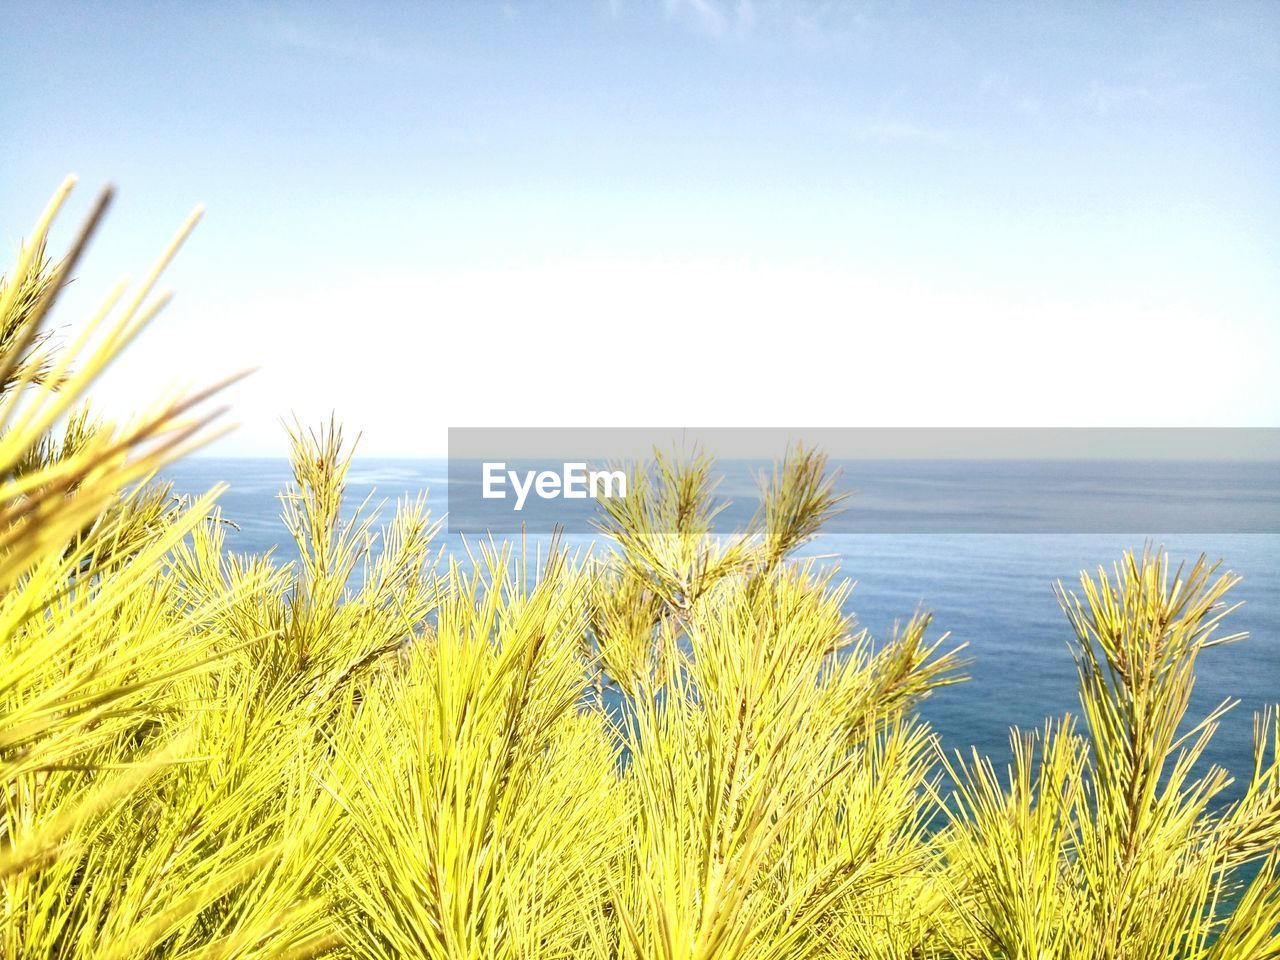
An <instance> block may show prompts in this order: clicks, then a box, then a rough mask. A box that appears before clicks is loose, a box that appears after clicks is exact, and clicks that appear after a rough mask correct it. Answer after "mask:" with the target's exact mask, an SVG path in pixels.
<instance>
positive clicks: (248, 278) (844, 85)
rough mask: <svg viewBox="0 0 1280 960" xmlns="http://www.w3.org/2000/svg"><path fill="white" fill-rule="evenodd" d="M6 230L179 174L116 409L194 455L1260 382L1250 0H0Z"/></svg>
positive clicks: (1267, 88)
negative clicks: (68, 180) (339, 432)
mask: <svg viewBox="0 0 1280 960" xmlns="http://www.w3.org/2000/svg"><path fill="white" fill-rule="evenodd" d="M0 8H2V9H0V24H2V26H0V89H3V90H4V91H5V92H4V95H3V97H0V130H3V136H0V233H2V234H3V242H4V245H5V249H4V251H3V253H4V255H5V257H6V259H7V260H10V261H11V258H12V255H13V253H14V251H15V250H16V247H17V245H18V244H19V242H20V241H21V239H22V237H23V236H24V235H26V234H27V233H28V232H29V230H30V225H31V224H32V223H34V222H35V220H36V218H37V216H38V214H39V212H40V210H41V209H42V207H43V206H44V204H45V202H46V200H47V198H48V196H49V195H50V194H51V193H52V191H53V190H54V188H55V187H56V186H57V184H58V183H59V182H60V181H61V179H62V178H63V177H64V176H65V175H66V174H68V173H75V174H76V175H78V176H79V178H80V185H79V187H78V188H77V192H76V194H75V195H74V199H73V202H72V203H71V204H70V207H69V208H68V211H67V213H66V215H65V216H64V219H63V221H62V222H61V223H60V225H59V229H58V231H57V232H56V233H55V240H60V241H62V242H65V240H66V238H67V237H68V236H69V234H70V232H71V230H72V228H73V225H74V222H75V220H76V219H77V218H78V217H79V216H80V215H82V214H83V212H84V211H85V210H86V209H87V208H88V206H89V203H90V201H91V199H92V195H93V194H94V192H95V191H96V190H97V188H98V187H99V186H100V185H102V184H104V183H107V182H111V183H114V184H115V185H116V186H117V188H118V196H117V200H116V203H115V206H114V208H113V210H112V212H111V215H110V219H109V221H108V222H107V224H106V226H105V227H104V228H103V230H102V231H101V233H100V234H99V236H98V237H97V239H96V240H95V243H94V245H93V247H91V249H90V251H89V253H88V257H87V260H86V261H85V263H84V264H83V265H82V267H81V269H80V270H79V271H78V276H77V280H76V282H75V283H74V284H73V286H72V287H71V288H70V289H69V290H68V292H67V295H66V296H65V297H64V299H63V302H62V303H61V304H60V305H59V309H58V313H57V315H56V316H55V317H54V321H55V323H56V324H57V325H58V326H59V327H60V329H61V330H62V331H63V332H64V333H65V334H67V335H69V334H71V333H74V332H75V330H76V328H77V327H78V325H79V324H81V323H82V322H83V321H84V320H85V319H87V317H88V315H89V313H90V311H91V310H92V308H93V307H94V306H96V304H97V303H98V302H99V301H100V300H101V298H102V297H103V296H104V295H105V293H106V292H107V290H108V289H109V287H110V286H111V284H112V283H113V282H114V281H115V280H117V279H119V278H120V277H122V276H125V275H131V276H134V277H138V276H141V275H143V274H145V272H146V270H147V268H148V267H149V265H150V263H151V261H152V260H153V258H154V257H155V256H156V255H157V254H158V253H159V252H160V250H161V249H162V248H163V247H164V245H165V243H166V242H167V240H168V238H169V236H170V235H171V234H172V232H173V231H174V230H175V229H176V228H177V227H178V225H179V224H180V223H181V222H182V220H183V219H184V218H185V216H186V215H187V214H188V212H189V211H190V210H191V209H192V208H193V207H195V206H196V205H197V204H203V205H205V207H206V210H207V212H206V214H205V217H204V220H203V221H202V223H201V224H200V226H199V227H198V229H197V231H196V233H195V235H194V236H193V237H192V238H191V240H190V242H189V243H188V245H187V247H186V248H185V249H184V250H183V251H182V253H181V254H180V257H179V259H178V261H177V262H176V263H175V265H174V266H173V268H172V269H171V271H170V273H169V274H168V275H167V278H166V283H167V284H168V285H169V286H172V287H173V288H174V289H175V290H176V291H177V295H176V298H175V300H174V302H173V303H172V305H171V306H170V307H169V308H168V309H167V310H166V312H165V313H164V314H163V315H162V316H161V318H160V319H159V320H157V322H156V324H155V325H154V327H153V328H152V329H150V330H148V331H147V333H146V334H145V336H144V337H143V338H141V339H140V340H139V341H138V342H137V343H136V344H134V345H133V346H132V347H130V350H129V352H128V353H127V354H126V355H125V356H124V357H122V358H121V360H120V362H119V363H118V364H117V366H116V367H115V369H114V370H113V371H111V372H110V374H109V375H108V376H107V377H106V378H105V379H104V380H103V381H102V382H101V383H100V384H99V385H98V387H97V388H96V393H95V397H94V399H95V402H96V403H97V404H98V405H99V406H100V408H102V409H103V410H105V411H107V412H109V413H113V414H120V415H123V414H125V413H127V412H129V411H133V410H136V409H139V408H142V407H144V406H146V405H147V404H148V403H149V402H150V401H151V400H153V399H154V398H156V397H157V396H159V395H161V394H163V393H164V392H165V391H166V390H168V389H171V388H172V387H174V386H175V385H184V384H190V385H194V386H199V385H203V384H208V383H211V382H214V381H216V380H218V379H221V378H222V377H223V376H225V375H227V374H230V373H235V372H238V371H240V370H244V369H246V368H251V367H252V368H256V372H255V373H254V374H253V375H252V376H251V377H250V378H248V379H247V380H246V381H244V382H243V383H241V384H239V385H237V386H235V387H233V388H231V389H230V390H228V391H227V393H226V400H227V401H228V402H229V403H230V404H231V405H232V414H231V416H232V419H233V420H234V421H235V422H237V423H238V424H239V426H238V428H237V429H236V430H235V431H234V432H233V433H232V434H230V435H229V436H227V437H226V438H224V439H222V440H219V441H218V442H217V444H216V445H215V446H214V447H212V448H211V451H210V452H212V453H216V454H219V455H252V456H276V455H283V454H284V453H285V452H286V438H285V431H284V427H283V423H284V421H286V420H288V419H291V418H292V417H295V416H296V417H297V418H299V419H300V420H301V421H302V422H303V423H314V422H317V421H319V420H320V419H322V418H327V417H328V416H329V414H330V413H331V412H333V413H336V415H337V416H338V417H339V418H340V419H341V420H342V421H343V422H344V424H345V425H346V427H347V428H348V431H349V432H351V433H356V432H359V433H360V434H361V437H362V439H361V450H362V451H363V452H364V453H365V454H367V455H373V456H434V455H439V454H442V453H443V452H444V449H445V430H446V428H447V427H449V426H597V427H609V426H675V425H696V426H704V427H710V426H770V427H783V426H901V425H915V426H1108V425H1115V426H1181V425H1188V426H1209V425H1212V426H1280V384H1278V383H1277V378H1276V377H1275V375H1274V371H1275V369H1276V361H1277V359H1278V358H1280V322H1278V321H1280V5H1277V4H1274V3H1267V4H1262V3H1259V4H1251V3H1236V4H1227V3H1219V4H1211V3H1196V4H1177V3H1161V4H1150V5H1148V4H1142V3H1136V4H1125V5H1114V4H1102V3H1099V4H1094V3H1086V2H1072V3H1034V4H1033V3H1016V2H1008V3H980V2H973V3H963V4H954V3H934V4H929V3H909V2H889V3H858V2H849V3H835V2H807V0H774V2H769V0H733V2H730V0H725V2H716V0H666V2H663V0H657V2H641V0H612V2H590V3H580V4H575V3H569V2H558V3H532V2H529V3H526V2H517V0H512V2H507V3H454V4H450V3H435V4H411V3H391V4H381V5H380V4H376V3H354V4H340V3H326V4H303V3H298V4H291V3H261V4H237V3H234V2H228V3H217V4H215V3H190V4H171V3H148V4H137V3H128V2H118V3H112V4H92V5H90V4H65V5H63V4H59V3H54V2H48V3H38V4H32V3H28V2H21V3H10V2H8V0H0Z"/></svg>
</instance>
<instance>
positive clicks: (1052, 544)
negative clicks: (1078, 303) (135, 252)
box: [167, 458, 1280, 800]
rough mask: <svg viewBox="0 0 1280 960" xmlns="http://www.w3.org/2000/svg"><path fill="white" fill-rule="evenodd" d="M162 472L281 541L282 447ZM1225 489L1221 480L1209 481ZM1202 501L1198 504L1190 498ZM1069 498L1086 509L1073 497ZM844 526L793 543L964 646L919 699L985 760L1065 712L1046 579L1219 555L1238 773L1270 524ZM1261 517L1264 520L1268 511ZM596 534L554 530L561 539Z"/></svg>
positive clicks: (1265, 595)
mask: <svg viewBox="0 0 1280 960" xmlns="http://www.w3.org/2000/svg"><path fill="white" fill-rule="evenodd" d="M167 476H168V479H170V480H172V481H173V483H174V485H175V488H176V489H177V490H178V491H179V492H182V493H191V494H195V493H202V492H204V491H206V490H208V489H209V487H211V486H212V485H213V484H214V483H216V482H218V481H225V482H227V483H229V484H230V488H229V489H228V491H227V492H226V493H225V494H224V495H223V497H222V499H221V507H222V511H223V513H224V515H225V517H226V518H227V519H229V520H232V521H234V522H235V523H236V524H237V525H238V526H239V529H238V530H228V534H227V536H228V546H229V547H230V548H231V549H232V550H235V551H237V552H263V551H267V550H270V549H273V548H277V549H278V555H279V556H280V557H281V558H282V559H288V558H290V557H291V556H292V555H293V551H292V546H291V544H290V543H288V542H287V535H286V532H285V529H284V526H283V524H282V523H281V521H280V502H279V500H278V493H279V491H280V490H281V489H282V488H283V487H284V485H285V484H286V483H287V482H288V480H289V477H290V474H289V468H288V464H287V463H286V462H285V461H284V460H265V459H264V460H256V459H255V460H250V459H214V458H206V459H188V460H186V461H184V462H182V463H179V464H176V465H174V466H173V467H171V468H170V469H169V470H168V472H167ZM446 477H447V469H446V464H445V462H444V461H406V460H364V461H360V460H357V461H356V463H355V464H354V465H353V467H352V470H351V473H350V488H349V499H350V502H351V503H353V504H356V503H359V502H361V501H363V500H364V498H365V497H366V496H368V495H371V494H372V495H373V497H374V502H378V501H380V500H384V499H385V500H386V501H388V504H387V507H386V511H387V512H388V513H389V512H390V509H391V505H392V503H393V502H394V501H395V500H396V499H398V498H402V497H405V496H406V495H416V494H417V493H419V492H421V491H424V490H425V491H427V492H428V498H429V501H430V502H432V504H433V511H434V512H437V513H438V514H443V512H444V510H445V503H444V502H443V499H444V489H445V483H446ZM881 479H882V481H884V482H886V483H891V482H892V480H893V478H892V477H887V478H885V477H882V478H881ZM904 479H905V478H904ZM1125 482H1126V484H1127V485H1128V486H1127V490H1128V493H1129V495H1131V496H1133V497H1134V498H1137V499H1141V496H1142V491H1141V490H1140V489H1133V484H1134V483H1136V482H1138V480H1137V479H1135V478H1134V477H1126V480H1125ZM1202 496H1206V497H1207V496H1209V495H1208V494H1202ZM1233 496H1235V494H1234V493H1233V492H1231V491H1227V490H1224V491H1223V492H1222V494H1221V497H1223V498H1231V497H1233ZM1214 507H1215V504H1213V503H1209V502H1206V503H1205V504H1204V509H1205V510H1212V509H1214ZM858 509H859V507H858V498H857V496H855V497H854V498H853V499H852V500H851V501H850V503H849V505H848V511H849V516H850V517H853V518H854V519H855V520H856V517H857V511H858ZM895 509H900V505H899V506H898V507H895ZM1080 509H1087V502H1086V503H1085V504H1084V506H1083V507H1080ZM851 526H852V527H855V528H856V523H855V524H850V523H849V522H848V520H847V519H846V522H844V523H842V524H841V528H840V529H841V531H842V532H839V533H828V534H824V535H822V536H820V537H819V538H818V539H816V540H815V541H814V542H812V543H811V544H809V545H808V546H807V547H806V548H805V549H804V551H803V552H804V553H805V554H807V555H811V556H814V557H819V558H822V560H821V562H823V563H827V564H831V565H834V566H836V567H838V568H839V573H840V575H841V576H843V577H847V578H849V579H852V580H854V581H856V587H855V589H854V590H853V592H852V594H851V597H850V600H849V609H848V612H849V613H850V614H852V615H854V616H856V618H857V620H858V622H859V623H860V624H861V625H862V626H865V627H867V628H868V629H869V630H870V631H871V633H872V635H873V636H875V637H877V638H886V637H888V636H890V635H891V633H892V631H893V626H894V623H895V622H896V621H905V620H906V619H907V618H908V617H910V616H911V614H912V613H913V612H915V611H916V610H917V609H918V608H921V609H924V610H928V611H932V613H933V617H934V619H933V630H934V633H935V635H941V634H942V633H944V632H945V633H947V634H948V635H949V637H948V641H947V642H948V644H961V643H963V644H966V645H967V649H966V656H968V657H970V658H972V661H973V662H972V663H971V664H970V666H969V667H968V668H967V673H968V675H969V680H968V681H967V682H965V683H961V684H957V685H954V686H949V687H946V688H943V689H941V690H939V691H937V692H936V693H935V694H934V695H933V696H932V697H930V698H929V699H928V700H927V701H926V702H925V703H924V705H923V707H922V710H921V712H922V714H923V715H924V716H925V717H926V718H927V719H928V720H929V721H930V722H931V723H932V724H933V726H934V728H935V729H936V730H938V731H939V733H940V735H941V737H942V739H943V743H944V745H945V746H946V747H947V748H948V749H950V750H963V751H965V752H966V753H967V752H968V750H969V748H970V747H971V746H972V747H977V749H978V750H979V751H981V752H982V753H984V754H986V755H989V756H991V757H992V758H993V759H994V760H996V761H997V762H1004V761H1005V760H1007V758H1008V756H1009V747H1008V743H1009V731H1010V728H1011V727H1020V728H1022V729H1032V728H1038V727H1041V726H1042V725H1043V723H1044V721H1045V720H1046V718H1050V717H1058V716H1061V715H1062V714H1063V713H1065V712H1067V711H1073V712H1077V713H1078V701H1077V694H1076V673H1075V665H1074V661H1073V658H1072V653H1071V649H1070V642H1071V640H1072V633H1071V630H1070V627H1069V626H1068V624H1067V622H1066V619H1065V617H1064V616H1063V614H1062V612H1061V610H1060V608H1059V606H1058V602H1057V600H1056V598H1055V596H1054V593H1053V585H1054V584H1055V583H1056V582H1058V581H1062V582H1064V583H1065V584H1067V585H1068V586H1072V585H1074V584H1075V583H1076V582H1077V581H1078V577H1079V574H1080V571H1081V570H1083V569H1089V570H1093V569H1096V568H1097V567H1098V566H1099V565H1104V566H1107V567H1108V568H1109V567H1110V565H1111V564H1112V563H1113V562H1114V561H1116V560H1118V559H1119V558H1120V556H1121V554H1122V553H1123V552H1124V551H1125V550H1141V549H1142V548H1143V546H1144V542H1146V541H1147V540H1148V539H1149V540H1151V541H1152V542H1153V543H1155V544H1157V545H1163V546H1164V547H1165V548H1166V549H1167V550H1168V552H1169V553H1170V555H1171V557H1172V558H1173V559H1174V560H1175V561H1178V560H1187V561H1188V562H1190V561H1193V560H1194V559H1195V558H1196V557H1197V556H1198V555H1199V554H1201V553H1204V554H1207V555H1208V556H1209V557H1210V559H1219V558H1220V559H1222V560H1223V561H1224V568H1229V569H1231V570H1233V571H1235V572H1236V573H1239V574H1241V575H1242V576H1243V578H1244V579H1243V582H1242V583H1241V584H1240V585H1239V586H1238V587H1236V588H1235V590H1234V591H1233V594H1232V595H1233V596H1234V599H1235V600H1236V601H1243V606H1242V607H1241V608H1240V609H1239V610H1238V611H1236V612H1235V613H1234V614H1233V615H1232V616H1231V617H1230V618H1229V620H1228V621H1227V623H1226V625H1225V626H1226V628H1227V629H1228V631H1229V632H1236V631H1247V632H1248V634H1249V636H1248V638H1247V639H1245V640H1243V641H1240V642H1239V643H1236V644H1230V645H1226V646H1220V647H1216V648H1213V649H1210V650H1208V651H1206V652H1205V654H1204V655H1203V656H1202V658H1201V661H1200V668H1199V679H1198V682H1197V686H1196V691H1195V696H1194V700H1193V703H1192V715H1193V716H1194V717H1197V718H1198V717H1199V716H1201V715H1203V714H1204V713H1206V712H1208V711H1209V710H1211V709H1212V708H1213V707H1214V706H1216V705H1217V704H1218V703H1219V702H1221V701H1222V700H1224V699H1233V700H1234V699H1238V700H1239V701H1240V702H1239V705H1238V706H1237V707H1236V708H1235V709H1234V710H1233V711H1232V712H1231V713H1229V714H1228V715H1227V717H1226V719H1225V720H1224V721H1223V723H1222V725H1221V728H1220V730H1219V732H1218V734H1217V737H1216V738H1215V740H1214V742H1213V745H1212V747H1211V749H1210V754H1209V759H1210V760H1211V761H1213V762H1215V763H1218V764H1221V765H1222V766H1224V767H1226V768H1227V769H1228V770H1229V771H1231V772H1232V773H1233V774H1235V775H1237V776H1238V777H1244V776H1246V775H1247V774H1248V772H1249V770H1250V768H1251V765H1252V760H1251V757H1252V732H1253V714H1254V712H1255V711H1260V710H1263V709H1264V708H1266V707H1267V706H1268V705H1270V704H1274V703H1277V702H1280V682H1278V681H1280V639H1278V638H1277V627H1278V626H1280V535H1277V534H1275V533H1232V534H1210V533H1198V534H1193V535H1192V534H1181V535H1167V536H1162V535H1161V534H1160V531H1152V532H1151V533H1150V534H1128V533H1126V534H1116V533H1099V532H1093V533H950V532H933V533H930V532H908V533H883V532H881V533H872V532H847V531H848V530H849V528H850V527H851ZM868 526H870V527H872V528H874V524H868ZM1086 528H1089V527H1086ZM1262 528H1263V529H1272V527H1271V525H1270V524H1263V525H1262ZM599 539H600V538H599V537H598V536H595V537H592V536H589V535H585V534H571V535H567V536H566V537H565V540H566V541H567V542H568V543H569V544H570V545H571V546H572V545H581V546H587V545H589V544H590V543H591V542H593V541H596V542H599ZM460 542H461V538H460V537H459V536H458V535H456V534H449V535H444V543H445V545H446V546H447V547H450V548H452V547H457V546H459V545H460ZM1240 786H1241V784H1240V783H1239V782H1237V783H1236V784H1235V785H1234V786H1233V787H1232V789H1231V790H1230V791H1229V792H1228V794H1227V795H1226V796H1225V797H1224V798H1223V799H1224V800H1229V799H1231V798H1232V797H1233V796H1235V795H1238V790H1239V788H1240Z"/></svg>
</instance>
